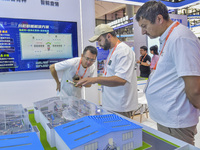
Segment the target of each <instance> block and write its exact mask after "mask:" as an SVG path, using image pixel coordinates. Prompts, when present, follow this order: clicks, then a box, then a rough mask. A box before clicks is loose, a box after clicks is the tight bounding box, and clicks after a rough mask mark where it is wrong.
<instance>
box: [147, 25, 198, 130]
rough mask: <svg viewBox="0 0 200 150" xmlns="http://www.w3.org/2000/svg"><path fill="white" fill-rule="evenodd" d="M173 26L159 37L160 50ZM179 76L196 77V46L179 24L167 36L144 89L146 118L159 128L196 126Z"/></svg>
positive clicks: (193, 39) (194, 41) (196, 41)
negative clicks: (147, 116)
mask: <svg viewBox="0 0 200 150" xmlns="http://www.w3.org/2000/svg"><path fill="white" fill-rule="evenodd" d="M173 24H174V23H173ZM173 24H172V25H171V26H170V27H169V28H168V29H167V30H166V31H165V32H164V33H163V35H162V36H161V37H160V44H161V45H160V47H161V49H162V47H163V44H164V42H165V38H166V36H167V34H168V32H169V30H170V28H171V27H172V26H173ZM183 76H200V43H199V40H198V39H197V37H196V36H195V35H194V34H193V33H192V32H191V31H190V30H189V29H188V28H187V27H185V26H184V25H182V24H179V25H178V26H177V27H175V28H174V30H173V32H172V33H171V34H170V36H169V38H168V40H167V42H166V45H165V47H164V50H163V53H162V55H161V56H160V58H159V61H158V65H157V68H156V70H155V72H154V74H153V75H152V76H151V78H150V82H149V85H148V88H147V90H146V98H147V101H148V106H149V112H150V116H151V118H152V119H153V120H154V121H156V122H157V123H159V124H161V125H163V126H166V127H171V128H185V127H191V126H193V125H196V124H197V123H198V118H199V110H198V109H196V108H195V107H194V106H193V105H192V104H191V103H190V102H189V100H188V98H187V97H186V93H185V83H184V80H183V78H182V77H183Z"/></svg>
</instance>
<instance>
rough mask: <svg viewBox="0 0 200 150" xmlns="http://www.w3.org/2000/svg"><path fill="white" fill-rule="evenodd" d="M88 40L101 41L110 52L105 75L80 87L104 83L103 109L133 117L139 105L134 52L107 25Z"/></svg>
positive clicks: (84, 80)
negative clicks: (132, 114)
mask: <svg viewBox="0 0 200 150" xmlns="http://www.w3.org/2000/svg"><path fill="white" fill-rule="evenodd" d="M89 41H90V42H95V41H98V45H99V46H100V47H102V48H103V49H104V50H109V55H108V57H107V60H106V63H105V65H104V76H103V77H93V78H84V79H82V80H80V81H79V82H78V83H77V86H78V85H83V86H85V85H90V84H95V83H98V84H101V85H102V86H103V89H102V96H103V97H102V105H103V107H104V108H106V109H107V110H111V111H114V112H117V113H119V114H121V115H124V116H126V117H129V118H130V117H131V113H132V111H133V110H135V109H136V108H137V106H138V95H137V77H136V70H134V66H135V53H134V52H133V51H132V50H131V48H130V47H129V46H128V45H126V44H125V43H123V42H121V41H120V40H119V39H118V38H117V37H116V34H115V31H114V30H113V28H111V27H110V26H109V25H107V24H101V25H98V26H97V27H96V28H95V35H94V36H93V37H92V38H90V39H89Z"/></svg>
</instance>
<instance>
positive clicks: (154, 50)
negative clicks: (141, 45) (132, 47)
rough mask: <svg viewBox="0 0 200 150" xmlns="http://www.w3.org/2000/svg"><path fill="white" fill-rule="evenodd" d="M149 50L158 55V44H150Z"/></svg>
mask: <svg viewBox="0 0 200 150" xmlns="http://www.w3.org/2000/svg"><path fill="white" fill-rule="evenodd" d="M150 51H153V52H154V54H155V55H158V46H157V45H154V46H151V47H150Z"/></svg>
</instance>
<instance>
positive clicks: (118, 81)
mask: <svg viewBox="0 0 200 150" xmlns="http://www.w3.org/2000/svg"><path fill="white" fill-rule="evenodd" d="M95 83H98V84H101V85H105V86H109V87H115V86H121V85H124V84H125V83H126V80H124V79H122V78H120V77H118V76H111V77H93V78H90V77H88V78H84V79H81V80H79V82H78V83H77V86H79V85H83V86H87V85H90V84H95Z"/></svg>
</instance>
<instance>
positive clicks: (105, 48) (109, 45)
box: [102, 39, 111, 50]
mask: <svg viewBox="0 0 200 150" xmlns="http://www.w3.org/2000/svg"><path fill="white" fill-rule="evenodd" d="M110 47H111V43H110V42H108V40H107V39H106V40H105V44H104V45H103V46H102V48H103V49H104V50H109V49H110Z"/></svg>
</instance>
